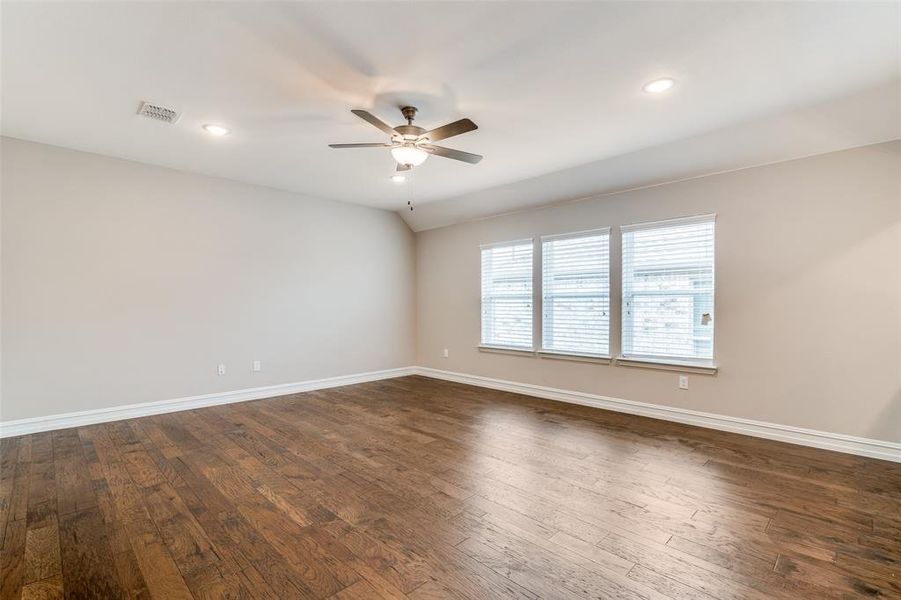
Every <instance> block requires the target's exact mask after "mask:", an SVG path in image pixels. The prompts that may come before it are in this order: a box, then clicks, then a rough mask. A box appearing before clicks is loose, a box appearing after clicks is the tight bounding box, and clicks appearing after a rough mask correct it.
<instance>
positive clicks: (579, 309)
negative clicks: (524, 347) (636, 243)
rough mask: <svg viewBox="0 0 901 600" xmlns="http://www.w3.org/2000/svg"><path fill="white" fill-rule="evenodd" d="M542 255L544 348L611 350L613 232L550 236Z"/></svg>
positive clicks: (604, 352) (590, 351) (600, 352)
mask: <svg viewBox="0 0 901 600" xmlns="http://www.w3.org/2000/svg"><path fill="white" fill-rule="evenodd" d="M541 253H542V254H541V256H542V299H543V312H542V348H543V349H544V350H555V351H558V352H572V353H576V354H595V355H601V356H606V355H607V354H608V353H609V338H610V235H609V234H608V233H593V234H586V235H584V236H579V237H572V238H564V239H556V240H553V239H552V240H547V241H544V242H543V243H542V246H541Z"/></svg>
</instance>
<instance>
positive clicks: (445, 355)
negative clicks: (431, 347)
mask: <svg viewBox="0 0 901 600" xmlns="http://www.w3.org/2000/svg"><path fill="white" fill-rule="evenodd" d="M448 356H450V352H448V350H447V348H445V349H444V358H447V357H448Z"/></svg>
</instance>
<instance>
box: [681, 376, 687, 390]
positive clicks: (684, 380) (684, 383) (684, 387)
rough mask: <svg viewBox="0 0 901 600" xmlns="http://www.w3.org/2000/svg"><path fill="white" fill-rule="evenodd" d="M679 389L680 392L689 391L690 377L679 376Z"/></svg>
mask: <svg viewBox="0 0 901 600" xmlns="http://www.w3.org/2000/svg"><path fill="white" fill-rule="evenodd" d="M679 389H680V390H687V389H688V375H679Z"/></svg>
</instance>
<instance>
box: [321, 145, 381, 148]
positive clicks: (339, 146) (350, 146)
mask: <svg viewBox="0 0 901 600" xmlns="http://www.w3.org/2000/svg"><path fill="white" fill-rule="evenodd" d="M328 146H329V148H388V147H389V146H391V144H329V145H328Z"/></svg>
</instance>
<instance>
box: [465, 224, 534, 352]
mask: <svg viewBox="0 0 901 600" xmlns="http://www.w3.org/2000/svg"><path fill="white" fill-rule="evenodd" d="M526 244H529V245H531V246H532V264H531V265H530V271H529V272H530V277H531V299H530V301H529V303H530V308H531V309H532V314H531V319H532V332H531V340H530V341H531V345H530V346H528V347H526V346H507V345H502V344H490V343H486V342H485V341H484V337H485V335H484V324H485V323H484V320H483V317H482V313H483V311H484V304H483V303H484V299H485V296H484V295H483V293H482V292H483V283H484V272H483V271H482V253H483V252H484V251H485V250H490V249H492V248H503V247H507V246H524V245H526ZM536 254H537V253H536V249H535V238H534V237H531V238H521V239H516V240H507V241H501V242H491V243H487V244H479V343H478V346H477V347H478V348H479V350H483V351H488V352H500V353H505V354H528V355H534V354H535V326H536V322H535V314H536V313H535V311H536V310H537V307H536V289H535V277H536V275H535V266H536V259H537V258H538V257H537V256H536Z"/></svg>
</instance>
